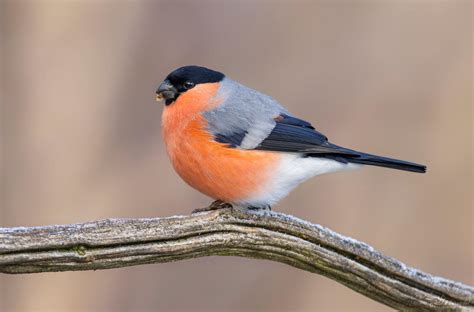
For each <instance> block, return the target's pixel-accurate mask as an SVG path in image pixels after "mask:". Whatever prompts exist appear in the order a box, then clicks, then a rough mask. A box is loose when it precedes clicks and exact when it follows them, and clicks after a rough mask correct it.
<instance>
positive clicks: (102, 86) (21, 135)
mask: <svg viewBox="0 0 474 312" xmlns="http://www.w3.org/2000/svg"><path fill="white" fill-rule="evenodd" d="M0 14H1V16H0V22H1V53H2V54H1V61H2V63H1V65H2V69H1V74H2V76H1V78H2V81H1V84H0V86H1V88H2V90H1V95H2V101H1V104H2V111H1V113H2V115H1V118H2V119H1V140H2V141H1V142H2V145H1V147H2V152H3V153H2V162H1V164H2V168H1V170H2V171H1V183H2V193H1V198H0V199H1V202H0V205H1V206H0V207H1V209H0V226H3V227H9V226H33V225H47V224H63V223H73V222H82V221H89V220H96V219H103V218H107V217H153V216H170V215H176V214H187V213H189V212H190V211H191V210H192V209H194V208H197V207H202V206H204V205H207V204H208V203H209V202H210V199H209V198H206V197H205V196H203V195H201V194H199V193H198V192H196V191H194V190H193V189H191V188H190V187H188V186H187V185H186V184H185V183H184V182H182V181H181V180H180V179H179V177H178V176H177V175H176V174H175V173H174V172H173V169H172V167H171V165H170V163H169V161H168V159H167V155H166V152H165V150H164V146H163V142H162V140H161V130H160V118H161V112H162V109H163V107H162V104H160V103H156V102H155V101H154V91H155V89H156V87H157V85H158V84H159V83H160V82H161V80H162V79H163V78H164V77H165V76H166V75H167V74H168V72H170V71H171V70H173V69H174V68H176V67H179V66H182V65H187V64H199V65H204V66H208V67H211V68H214V69H217V70H220V71H223V72H224V73H226V74H228V75H229V76H230V77H232V78H233V79H235V80H238V81H240V82H242V83H244V84H246V85H248V86H251V87H253V88H255V89H258V90H261V91H263V92H265V93H268V94H270V95H272V96H273V97H274V98H276V99H277V100H279V101H280V102H282V103H283V104H284V105H286V106H287V107H288V108H289V109H290V110H291V111H292V112H294V113H295V114H296V115H297V116H301V117H303V118H306V119H308V120H310V121H311V122H312V123H313V124H314V125H315V126H316V127H317V129H318V130H320V131H322V132H323V133H325V134H327V135H328V136H329V138H330V139H331V140H332V141H333V142H336V143H338V144H341V145H344V146H348V147H352V148H355V149H359V150H362V151H367V152H372V153H377V154H381V155H387V156H392V157H397V158H401V159H406V160H411V161H415V162H420V163H424V164H427V165H428V168H429V171H428V173H427V174H425V175H420V174H411V173H405V172H400V171H393V170H383V169H378V168H364V169H363V170H359V171H354V172H345V173H337V174H332V175H327V176H321V177H318V178H315V179H313V180H311V181H309V182H307V183H306V184H304V185H302V186H301V187H299V188H298V189H297V190H295V191H294V192H293V193H292V194H291V195H290V196H289V197H288V198H286V199H285V200H283V201H282V202H281V204H279V205H278V206H276V207H274V209H275V210H278V211H283V212H286V213H290V214H293V215H296V216H298V217H301V218H303V219H306V220H309V221H311V222H315V223H320V224H322V225H324V226H327V227H329V228H331V229H333V230H336V231H338V232H340V233H343V234H345V235H349V236H351V237H354V238H356V239H359V240H362V241H365V242H367V243H369V244H371V245H373V246H374V247H376V248H377V249H379V250H380V251H382V252H384V253H386V254H388V255H391V256H393V257H396V258H398V259H400V260H402V261H404V262H405V263H407V264H409V265H412V266H415V267H417V268H420V269H423V270H425V271H427V272H430V273H433V274H437V275H441V276H444V277H447V278H451V279H455V280H458V281H461V282H464V283H469V284H473V283H474V277H473V246H474V242H473V195H472V190H473V146H472V145H473V132H472V120H473V115H472V106H473V97H472V87H473V67H472V58H473V48H472V40H473V28H472V15H473V2H472V1H421V0H420V1H415V0H413V1H388V0H387V1H334V2H331V1H320V2H318V1H311V2H310V1H308V2H304V1H272V2H271V1H230V0H228V1H86V0H83V1H39V0H38V1H26V0H16V1H2V2H1V7H0ZM0 287H1V290H0V310H1V311H5V312H6V311H315V310H319V311H357V310H359V311H385V310H388V308H386V307H384V306H382V305H380V304H378V303H375V302H373V301H371V300H369V299H366V298H365V297H362V296H361V295H359V294H357V293H354V292H353V291H351V290H349V289H347V288H345V287H344V286H341V285H339V284H337V283H335V282H333V281H331V280H328V279H326V278H324V277H321V276H318V275H313V274H309V273H307V272H303V271H299V270H296V269H294V268H292V267H288V266H285V265H282V264H278V263H272V262H268V261H258V260H249V259H242V258H231V257H227V258H223V257H210V258H203V259H196V260H190V261H182V262H176V263H168V264H157V265H147V266H139V267H131V268H125V269H116V270H108V271H97V272H67V273H51V274H35V275H23V276H5V275H2V276H0Z"/></svg>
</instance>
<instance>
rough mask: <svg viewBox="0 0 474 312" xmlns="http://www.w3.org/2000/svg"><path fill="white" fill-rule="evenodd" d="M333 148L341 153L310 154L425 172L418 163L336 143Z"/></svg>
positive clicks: (342, 160) (422, 166) (343, 160)
mask: <svg viewBox="0 0 474 312" xmlns="http://www.w3.org/2000/svg"><path fill="white" fill-rule="evenodd" d="M331 146H332V147H333V148H337V149H338V150H340V151H341V154H339V155H338V154H325V155H324V156H323V155H321V154H319V155H316V154H312V155H311V156H313V157H314V156H319V157H321V156H323V157H326V158H330V159H334V160H337V161H340V162H348V163H354V164H362V165H370V166H378V167H385V168H391V169H397V170H404V171H411V172H419V173H425V172H426V166H425V165H420V164H416V163H412V162H409V161H404V160H398V159H393V158H388V157H383V156H377V155H371V154H366V153H361V152H357V151H354V150H351V149H348V148H344V147H340V146H337V145H333V144H331Z"/></svg>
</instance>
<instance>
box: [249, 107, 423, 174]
mask: <svg viewBox="0 0 474 312" xmlns="http://www.w3.org/2000/svg"><path fill="white" fill-rule="evenodd" d="M275 121H276V125H275V128H273V130H272V132H271V133H270V134H269V135H268V137H267V138H266V139H265V140H263V141H262V142H261V143H260V144H259V145H258V146H257V147H256V148H255V149H258V150H268V151H279V152H297V153H303V154H305V156H306V157H323V158H328V159H333V160H336V161H339V162H342V163H355V164H363V165H371V166H379V167H386V168H392V169H399V170H405V171H412V172H420V173H423V172H426V166H424V165H419V164H415V163H412V162H408V161H403V160H398V159H392V158H388V157H382V156H376V155H371V154H366V153H361V152H357V151H354V150H351V149H348V148H344V147H340V146H337V145H335V144H332V143H329V141H328V139H327V137H326V136H325V135H324V134H322V133H320V132H318V131H316V130H315V129H314V127H313V126H312V125H311V124H310V123H308V122H306V121H304V120H301V119H298V118H295V117H291V116H288V115H281V116H280V117H278V118H276V119H275Z"/></svg>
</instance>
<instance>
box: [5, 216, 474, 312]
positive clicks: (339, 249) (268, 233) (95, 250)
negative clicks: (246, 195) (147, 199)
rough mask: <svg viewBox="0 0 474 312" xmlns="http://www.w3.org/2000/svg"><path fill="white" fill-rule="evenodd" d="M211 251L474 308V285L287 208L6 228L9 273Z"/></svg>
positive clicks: (429, 303)
mask: <svg viewBox="0 0 474 312" xmlns="http://www.w3.org/2000/svg"><path fill="white" fill-rule="evenodd" d="M211 255H220V256H241V257H249V258H258V259H267V260H272V261H278V262H282V263H286V264H289V265H291V266H293V267H296V268H299V269H303V270H306V271H309V272H313V273H318V274H321V275H324V276H327V277H329V278H331V279H333V280H336V281H338V282H339V283H342V284H344V285H346V286H348V287H350V288H352V289H354V290H355V291H358V292H359V293H361V294H363V295H365V296H367V297H370V298H372V299H374V300H377V301H379V302H381V303H384V304H386V305H388V306H391V307H394V308H397V309H404V310H406V309H416V310H439V309H443V310H464V309H466V310H467V309H470V308H474V288H473V287H471V286H468V285H464V284H461V283H458V282H454V281H450V280H447V279H444V278H440V277H435V276H432V275H430V274H427V273H424V272H421V271H419V270H416V269H413V268H409V267H407V266H406V265H404V264H403V263H401V262H399V261H397V260H395V259H393V258H390V257H387V256H385V255H383V254H381V253H380V252H378V251H376V250H374V249H373V248H372V247H370V246H368V245H366V244H364V243H361V242H359V241H356V240H354V239H351V238H349V237H345V236H342V235H339V234H337V233H335V232H333V231H331V230H329V229H327V228H324V227H322V226H320V225H316V224H311V223H309V222H306V221H303V220H300V219H297V218H295V217H292V216H289V215H285V214H282V213H276V212H250V211H241V210H236V209H235V210H233V209H221V210H217V211H212V212H204V213H198V214H193V215H190V216H175V217H169V218H153V219H108V220H103V221H95V222H88V223H82V224H72V225H55V226H45V227H29V228H26V227H17V228H0V272H3V273H35V272H53V271H73V270H97V269H111V268H118V267H124V266H131V265H138V264H145V263H157V262H170V261H176V260H182V259H189V258H196V257H204V256H211Z"/></svg>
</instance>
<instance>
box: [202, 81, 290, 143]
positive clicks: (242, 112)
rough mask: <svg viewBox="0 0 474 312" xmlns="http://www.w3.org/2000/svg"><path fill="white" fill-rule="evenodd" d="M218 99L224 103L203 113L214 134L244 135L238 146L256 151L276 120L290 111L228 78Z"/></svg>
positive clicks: (218, 94)
mask: <svg viewBox="0 0 474 312" xmlns="http://www.w3.org/2000/svg"><path fill="white" fill-rule="evenodd" d="M216 97H217V98H218V99H223V102H222V104H221V105H220V106H219V107H217V108H215V109H212V110H209V111H206V112H204V113H203V116H204V117H205V118H206V119H207V121H208V122H209V131H211V132H212V133H213V134H214V135H217V134H219V135H223V136H232V135H242V136H243V139H242V141H241V143H240V145H238V146H237V147H239V148H242V149H253V148H255V147H257V145H258V144H259V143H260V142H262V141H263V140H264V139H265V138H266V137H267V136H268V135H269V134H270V132H271V131H272V129H273V128H274V127H275V124H276V122H275V120H274V118H275V117H277V116H279V115H280V114H282V113H283V114H287V115H290V114H289V113H288V111H287V110H286V109H285V108H284V107H283V106H281V105H280V104H279V103H278V102H277V101H276V100H274V99H273V98H271V97H270V96H268V95H265V94H263V93H260V92H258V91H256V90H253V89H250V88H248V87H246V86H244V85H242V84H240V83H238V82H236V81H233V80H232V79H230V78H227V77H225V78H224V80H222V82H221V87H220V88H219V91H218V92H217V95H216Z"/></svg>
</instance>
